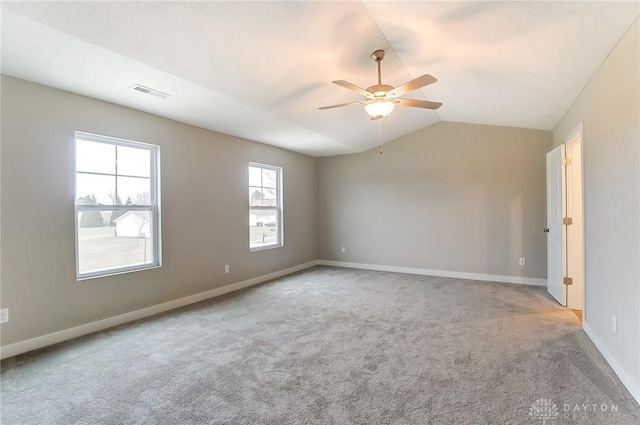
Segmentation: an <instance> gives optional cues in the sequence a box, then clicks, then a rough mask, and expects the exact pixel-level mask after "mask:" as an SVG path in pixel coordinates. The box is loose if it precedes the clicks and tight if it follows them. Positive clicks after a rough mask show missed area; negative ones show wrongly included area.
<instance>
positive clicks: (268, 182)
mask: <svg viewBox="0 0 640 425" xmlns="http://www.w3.org/2000/svg"><path fill="white" fill-rule="evenodd" d="M277 181H278V173H277V172H276V170H269V169H267V168H263V169H262V186H263V187H270V188H276V187H277Z"/></svg>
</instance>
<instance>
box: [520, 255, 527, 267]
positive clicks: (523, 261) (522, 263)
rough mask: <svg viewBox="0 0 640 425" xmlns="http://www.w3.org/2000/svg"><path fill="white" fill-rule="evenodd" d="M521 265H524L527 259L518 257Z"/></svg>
mask: <svg viewBox="0 0 640 425" xmlns="http://www.w3.org/2000/svg"><path fill="white" fill-rule="evenodd" d="M519 264H520V265H521V266H524V265H525V264H527V259H526V258H524V257H520V263H519Z"/></svg>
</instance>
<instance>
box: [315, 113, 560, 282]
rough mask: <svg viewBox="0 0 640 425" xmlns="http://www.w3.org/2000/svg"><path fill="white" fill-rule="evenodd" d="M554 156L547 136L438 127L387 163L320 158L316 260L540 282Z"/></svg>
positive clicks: (397, 148) (395, 151)
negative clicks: (548, 170) (548, 165)
mask: <svg viewBox="0 0 640 425" xmlns="http://www.w3.org/2000/svg"><path fill="white" fill-rule="evenodd" d="M551 146H552V138H551V132H549V131H542V130H527V129H521V128H509V127H494V126H484V125H474V124H461V123H452V122H440V123H437V124H434V125H432V126H430V127H427V128H424V129H421V130H418V131H416V132H414V133H411V134H409V135H406V136H404V137H401V138H399V139H396V140H394V141H392V142H390V143H387V144H386V145H384V147H383V148H384V153H383V155H379V154H378V152H377V150H376V149H374V150H371V151H369V152H365V153H362V154H353V155H345V156H340V157H330V158H322V159H320V160H319V169H318V170H319V189H318V196H319V199H318V207H319V215H318V218H319V229H320V257H321V258H322V259H325V260H334V261H347V262H357V263H368V264H375V265H391V266H399V267H414V268H425V269H434V270H443V271H456V272H468V273H480V274H493V275H503V276H516V277H532V278H542V279H544V278H546V240H545V236H544V234H543V232H542V229H543V228H544V227H545V223H546V187H545V154H546V152H547V151H549V150H550V149H551ZM343 246H344V247H346V249H347V252H346V253H345V254H342V253H341V252H340V248H341V247H343ZM521 256H522V257H525V258H526V259H527V264H526V266H525V267H521V266H519V265H518V259H519V257H521Z"/></svg>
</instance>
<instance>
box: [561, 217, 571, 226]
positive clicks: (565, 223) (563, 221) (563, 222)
mask: <svg viewBox="0 0 640 425" xmlns="http://www.w3.org/2000/svg"><path fill="white" fill-rule="evenodd" d="M562 224H564V225H565V226H569V225H571V224H573V219H572V218H571V217H565V218H563V219H562Z"/></svg>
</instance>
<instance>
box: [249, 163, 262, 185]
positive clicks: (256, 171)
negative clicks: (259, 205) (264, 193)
mask: <svg viewBox="0 0 640 425" xmlns="http://www.w3.org/2000/svg"><path fill="white" fill-rule="evenodd" d="M261 172H262V168H258V167H251V166H249V186H262V174H261Z"/></svg>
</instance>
